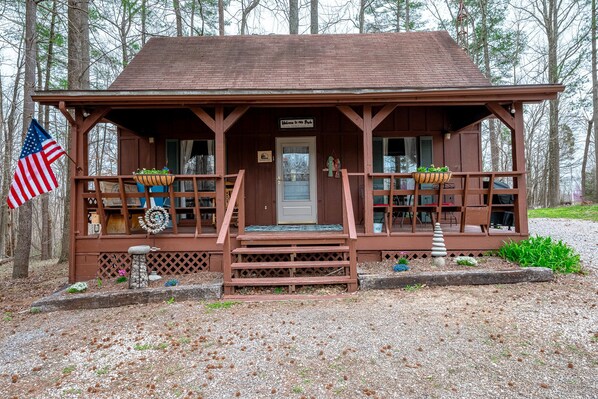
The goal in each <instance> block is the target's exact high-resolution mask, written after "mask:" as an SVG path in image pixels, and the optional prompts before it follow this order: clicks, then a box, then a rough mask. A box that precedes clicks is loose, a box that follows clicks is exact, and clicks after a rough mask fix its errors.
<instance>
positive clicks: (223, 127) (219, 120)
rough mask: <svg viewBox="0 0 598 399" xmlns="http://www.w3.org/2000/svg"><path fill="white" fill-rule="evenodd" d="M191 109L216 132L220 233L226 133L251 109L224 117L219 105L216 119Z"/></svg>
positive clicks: (217, 218) (223, 192) (218, 224)
mask: <svg viewBox="0 0 598 399" xmlns="http://www.w3.org/2000/svg"><path fill="white" fill-rule="evenodd" d="M189 109H190V110H191V111H192V112H193V113H194V114H195V115H197V117H198V118H199V119H201V120H202V122H203V123H205V124H206V126H207V127H208V128H210V130H211V131H213V132H214V139H215V147H216V148H215V151H216V165H215V166H216V174H217V175H218V176H220V178H219V179H218V180H217V181H216V230H217V231H218V232H219V231H220V227H221V226H222V221H223V220H224V212H225V211H226V208H225V203H224V196H225V181H224V175H225V174H226V142H225V139H226V138H225V135H224V134H225V133H226V132H227V131H228V130H229V129H230V128H231V127H232V126H233V125H234V124H235V122H237V121H238V120H239V118H241V117H242V116H243V115H244V114H245V112H247V110H248V109H249V107H248V106H239V107H236V108H235V109H234V110H233V111H232V112H231V113H230V114H228V116H227V117H226V118H225V117H224V106H222V105H217V106H216V109H215V111H214V118H212V117H211V116H210V114H208V113H207V112H206V111H205V110H204V109H203V108H201V107H189Z"/></svg>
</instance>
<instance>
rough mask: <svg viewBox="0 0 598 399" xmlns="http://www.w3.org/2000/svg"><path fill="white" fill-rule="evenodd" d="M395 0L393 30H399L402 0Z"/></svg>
mask: <svg viewBox="0 0 598 399" xmlns="http://www.w3.org/2000/svg"><path fill="white" fill-rule="evenodd" d="M396 1H397V12H396V15H395V19H396V20H395V32H400V31H401V2H402V1H403V0H396Z"/></svg>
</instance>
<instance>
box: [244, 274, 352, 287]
mask: <svg viewBox="0 0 598 399" xmlns="http://www.w3.org/2000/svg"><path fill="white" fill-rule="evenodd" d="M233 281H234V283H235V286H237V287H247V286H249V287H265V286H271V287H279V286H283V285H321V284H349V283H350V282H351V279H350V277H349V276H322V277H269V278H237V279H234V280H233Z"/></svg>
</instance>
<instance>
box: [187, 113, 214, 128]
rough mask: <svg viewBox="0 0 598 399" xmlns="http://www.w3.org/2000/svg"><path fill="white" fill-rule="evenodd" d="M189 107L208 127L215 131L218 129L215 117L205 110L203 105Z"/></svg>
mask: <svg viewBox="0 0 598 399" xmlns="http://www.w3.org/2000/svg"><path fill="white" fill-rule="evenodd" d="M189 109H190V110H191V111H193V113H194V114H195V115H197V117H198V118H199V119H201V121H202V122H203V123H205V124H206V126H207V127H208V128H210V130H211V131H213V132H215V131H216V122H215V121H214V119H213V118H212V117H211V116H210V115H209V114H208V113H207V112H206V111H204V109H203V108H201V107H189Z"/></svg>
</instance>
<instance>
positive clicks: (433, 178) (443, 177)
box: [411, 172, 453, 184]
mask: <svg viewBox="0 0 598 399" xmlns="http://www.w3.org/2000/svg"><path fill="white" fill-rule="evenodd" d="M452 175H453V174H452V173H451V172H413V173H412V174H411V176H412V177H413V179H414V180H415V182H416V183H418V184H423V183H431V184H442V183H446V182H447V181H449V180H450V179H451V176H452Z"/></svg>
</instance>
